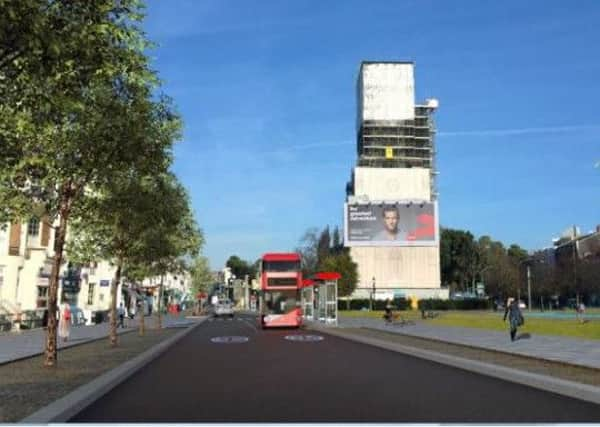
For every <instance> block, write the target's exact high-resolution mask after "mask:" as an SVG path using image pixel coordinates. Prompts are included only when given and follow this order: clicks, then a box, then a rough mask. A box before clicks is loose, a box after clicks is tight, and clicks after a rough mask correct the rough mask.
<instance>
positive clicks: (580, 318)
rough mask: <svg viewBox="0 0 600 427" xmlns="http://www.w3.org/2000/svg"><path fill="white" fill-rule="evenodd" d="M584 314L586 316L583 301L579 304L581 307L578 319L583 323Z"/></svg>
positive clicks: (579, 307) (578, 307) (578, 311)
mask: <svg viewBox="0 0 600 427" xmlns="http://www.w3.org/2000/svg"><path fill="white" fill-rule="evenodd" d="M584 314H585V305H584V304H583V301H581V302H580V303H579V305H578V306H577V318H578V319H579V321H580V322H581V323H585V319H584V317H583V315H584Z"/></svg>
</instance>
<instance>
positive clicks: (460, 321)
mask: <svg viewBox="0 0 600 427" xmlns="http://www.w3.org/2000/svg"><path fill="white" fill-rule="evenodd" d="M586 312H587V313H593V312H596V313H597V312H598V309H595V310H586ZM399 313H401V314H402V315H403V316H404V317H405V318H408V319H414V320H421V313H420V312H419V311H416V310H411V311H400V312H399ZM438 313H439V316H438V317H437V318H435V319H427V320H421V321H422V322H428V323H431V324H433V325H440V326H461V327H468V328H480V329H490V330H497V331H507V330H508V321H507V322H503V321H502V315H503V312H497V313H493V312H491V311H475V310H474V311H439V312H438ZM340 316H341V317H373V318H377V319H381V318H382V316H383V311H371V312H369V311H340ZM523 316H524V317H525V325H524V326H523V327H521V328H519V331H520V332H529V333H530V334H539V335H560V336H567V337H573V338H585V339H595V340H600V320H598V319H597V318H596V319H593V320H590V321H588V322H586V323H579V322H577V321H576V320H575V319H567V320H564V319H541V318H535V317H527V311H526V310H525V311H524V312H523Z"/></svg>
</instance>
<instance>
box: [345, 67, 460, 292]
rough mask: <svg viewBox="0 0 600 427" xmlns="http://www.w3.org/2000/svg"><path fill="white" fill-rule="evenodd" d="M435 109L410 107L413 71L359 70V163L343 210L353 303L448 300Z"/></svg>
mask: <svg viewBox="0 0 600 427" xmlns="http://www.w3.org/2000/svg"><path fill="white" fill-rule="evenodd" d="M437 107H438V102H437V100H435V99H428V100H426V101H425V102H423V103H420V104H416V103H415V94H414V63H412V62H362V63H361V66H360V71H359V76H358V79H357V120H356V132H357V161H356V166H355V167H354V168H353V171H352V177H351V180H350V182H349V183H348V184H347V186H346V196H347V198H346V205H345V208H344V237H345V239H344V240H345V245H346V246H349V247H350V254H351V256H352V258H353V260H354V261H355V262H356V263H357V264H358V271H359V285H358V288H357V291H356V293H355V296H356V297H363V298H364V297H374V298H377V299H382V298H394V297H416V298H429V297H434V298H447V296H448V293H447V290H444V289H441V287H440V252H439V224H438V209H437V196H438V194H437V189H436V177H437V173H438V172H437V170H436V166H435V157H436V150H435V132H436V131H435V123H434V112H435V111H436V109H437Z"/></svg>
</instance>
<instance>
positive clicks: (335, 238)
mask: <svg viewBox="0 0 600 427" xmlns="http://www.w3.org/2000/svg"><path fill="white" fill-rule="evenodd" d="M343 248H344V243H343V242H342V238H341V237H340V229H339V228H338V226H337V225H336V226H335V228H334V229H333V234H332V236H331V252H332V253H333V254H338V253H340V252H341V251H342V249H343Z"/></svg>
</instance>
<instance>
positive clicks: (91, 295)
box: [87, 283, 96, 305]
mask: <svg viewBox="0 0 600 427" xmlns="http://www.w3.org/2000/svg"><path fill="white" fill-rule="evenodd" d="M95 286H96V284H95V283H90V284H88V299H87V303H88V305H92V304H94V287H95Z"/></svg>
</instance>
